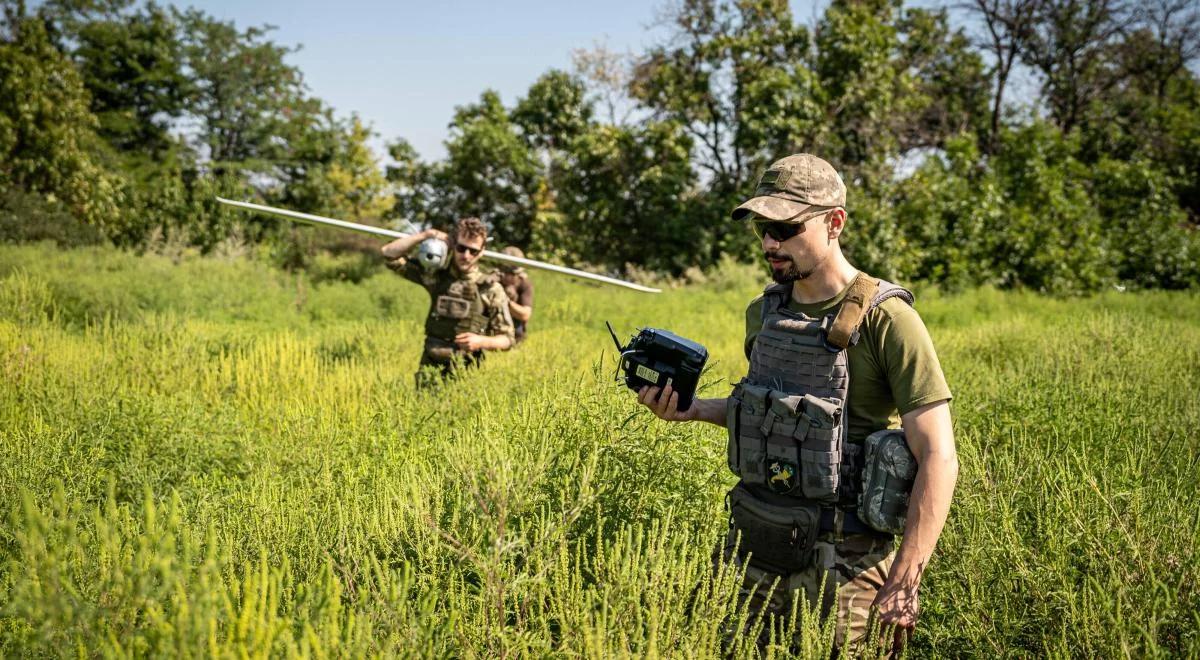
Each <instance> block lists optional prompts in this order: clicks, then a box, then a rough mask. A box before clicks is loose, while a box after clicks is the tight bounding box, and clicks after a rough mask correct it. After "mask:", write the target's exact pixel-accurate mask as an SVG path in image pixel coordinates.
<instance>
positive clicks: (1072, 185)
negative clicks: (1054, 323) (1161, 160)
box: [849, 124, 1200, 293]
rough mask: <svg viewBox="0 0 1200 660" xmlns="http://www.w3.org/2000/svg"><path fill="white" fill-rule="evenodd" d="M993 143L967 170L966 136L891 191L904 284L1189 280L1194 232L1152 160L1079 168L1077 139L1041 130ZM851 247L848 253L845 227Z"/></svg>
mask: <svg viewBox="0 0 1200 660" xmlns="http://www.w3.org/2000/svg"><path fill="white" fill-rule="evenodd" d="M1002 141H1003V149H1002V150H1001V151H1000V152H999V154H998V155H997V156H995V157H994V158H993V159H992V160H991V161H990V163H989V166H988V167H980V166H978V165H977V164H976V163H977V158H978V155H977V153H976V152H975V151H974V147H973V146H972V143H971V141H970V140H969V139H965V138H964V139H962V140H959V141H958V142H957V143H952V144H951V145H950V148H949V149H948V151H947V155H946V157H945V158H944V159H943V158H936V159H931V160H929V161H927V162H926V163H925V165H923V166H922V167H921V168H920V169H919V170H918V171H917V172H916V173H915V174H914V176H913V177H912V178H911V179H909V180H907V181H905V182H903V184H901V186H900V195H899V199H900V201H899V203H898V204H897V207H896V216H897V217H899V218H903V219H905V220H906V221H905V223H904V225H903V227H904V233H905V234H906V237H907V238H906V240H905V241H902V242H901V243H899V245H901V250H900V252H901V254H902V255H904V254H909V251H908V250H906V249H904V248H906V247H911V249H912V250H913V251H914V252H915V253H917V254H919V258H918V263H917V264H915V265H914V270H911V271H902V273H903V275H904V277H903V278H902V279H924V280H932V281H939V282H942V283H944V284H946V285H948V286H950V287H952V288H957V287H962V286H969V285H975V284H985V283H986V284H993V285H997V286H1021V287H1030V288H1032V289H1034V290H1037V291H1042V292H1050V293H1082V292H1089V291H1096V290H1098V289H1102V288H1105V287H1107V286H1109V285H1113V284H1118V285H1120V286H1132V287H1137V288H1148V287H1169V288H1183V287H1188V286H1193V285H1194V284H1195V283H1196V282H1197V278H1198V277H1200V265H1198V264H1200V262H1198V261H1197V259H1196V258H1195V255H1196V254H1197V250H1198V249H1200V233H1198V232H1197V231H1196V230H1195V229H1194V228H1192V227H1190V226H1189V225H1188V223H1187V222H1186V216H1185V214H1184V213H1183V212H1182V210H1180V209H1179V208H1178V206H1177V205H1176V203H1175V201H1174V198H1173V195H1172V193H1171V191H1170V185H1169V182H1170V180H1169V178H1168V177H1167V176H1165V175H1164V174H1163V173H1162V172H1161V170H1159V169H1157V167H1156V166H1155V165H1154V164H1152V163H1149V162H1145V161H1142V162H1134V163H1129V162H1120V161H1102V162H1101V163H1098V164H1097V165H1095V166H1091V167H1089V166H1088V165H1086V164H1085V163H1083V162H1082V161H1081V160H1080V159H1079V158H1078V153H1079V145H1078V144H1077V143H1076V142H1074V141H1071V140H1066V139H1063V138H1062V136H1061V134H1060V133H1058V132H1057V131H1056V130H1054V129H1053V128H1052V127H1050V126H1047V125H1045V124H1042V125H1036V124H1035V125H1033V126H1030V127H1028V128H1025V129H1023V130H1019V131H1012V132H1009V133H1006V134H1005V135H1004V136H1003V137H1002ZM849 240H850V246H849V247H851V248H852V249H853V247H854V245H855V244H854V243H853V240H854V234H853V229H851V238H850V239H849ZM856 254H857V253H856ZM880 264H881V265H882V259H881V260H880Z"/></svg>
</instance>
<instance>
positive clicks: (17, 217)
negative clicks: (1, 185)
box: [0, 188, 104, 247]
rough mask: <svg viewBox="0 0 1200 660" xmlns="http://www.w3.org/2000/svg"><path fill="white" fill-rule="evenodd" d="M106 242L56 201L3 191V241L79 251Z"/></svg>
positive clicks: (0, 226)
mask: <svg viewBox="0 0 1200 660" xmlns="http://www.w3.org/2000/svg"><path fill="white" fill-rule="evenodd" d="M103 240H104V237H103V236H102V235H101V234H100V230H99V229H97V228H96V227H94V226H92V225H89V224H86V223H84V222H82V221H80V220H79V219H78V218H76V217H75V216H74V215H72V214H71V212H70V211H69V210H67V208H66V206H65V205H64V204H63V203H62V202H61V201H59V200H57V199H54V198H50V197H45V196H42V195H38V194H36V193H28V192H25V191H23V190H18V189H15V188H8V189H5V190H2V191H0V241H3V242H5V243H31V242H36V241H54V242H55V243H57V244H58V245H59V246H61V247H78V246H82V245H95V244H97V243H100V242H101V241H103Z"/></svg>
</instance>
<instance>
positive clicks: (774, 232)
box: [750, 207, 836, 243]
mask: <svg viewBox="0 0 1200 660" xmlns="http://www.w3.org/2000/svg"><path fill="white" fill-rule="evenodd" d="M834 208H836V207H831V208H825V209H821V210H819V211H817V212H815V213H808V214H807V215H804V217H803V219H802V220H800V221H799V222H793V221H792V219H793V218H798V217H800V216H801V214H800V213H797V214H796V215H795V216H793V217H792V218H789V219H788V221H774V220H755V221H753V222H751V223H750V226H751V228H753V229H754V235H755V236H757V237H758V240H760V241H761V240H762V237H763V236H764V235H766V236H770V237H771V238H772V239H774V240H776V241H778V242H780V243H782V242H784V241H786V240H788V239H790V238H793V237H795V236H796V235H797V234H801V233H803V232H804V223H806V222H808V221H809V220H812V219H813V218H819V217H821V216H823V215H825V214H826V213H829V212H830V211H832V210H833V209H834Z"/></svg>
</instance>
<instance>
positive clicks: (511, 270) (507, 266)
mask: <svg viewBox="0 0 1200 660" xmlns="http://www.w3.org/2000/svg"><path fill="white" fill-rule="evenodd" d="M500 252H501V253H502V254H507V255H508V256H510V257H519V258H521V259H524V258H525V253H524V252H522V251H521V248H519V247H517V246H515V245H510V246H508V247H506V248H504V249H503V250H500ZM500 270H501V271H502V272H505V273H508V274H510V275H521V274H524V272H525V269H524V268H522V267H521V265H520V264H514V263H508V262H504V261H502V262H500Z"/></svg>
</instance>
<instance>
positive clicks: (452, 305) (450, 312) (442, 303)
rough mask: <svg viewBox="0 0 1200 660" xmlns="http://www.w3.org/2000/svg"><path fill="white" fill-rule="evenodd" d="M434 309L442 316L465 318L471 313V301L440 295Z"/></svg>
mask: <svg viewBox="0 0 1200 660" xmlns="http://www.w3.org/2000/svg"><path fill="white" fill-rule="evenodd" d="M433 309H434V311H435V312H436V313H437V315H438V316H441V317H442V318H447V319H465V318H467V317H468V316H470V315H471V302H470V301H469V300H464V299H462V298H455V297H454V296H438V299H437V302H436V303H435V304H434V307H433Z"/></svg>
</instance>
